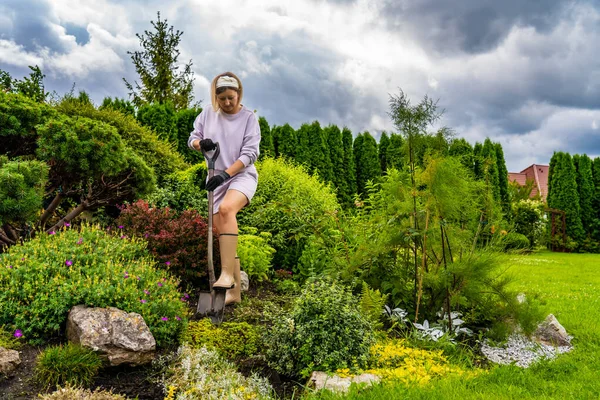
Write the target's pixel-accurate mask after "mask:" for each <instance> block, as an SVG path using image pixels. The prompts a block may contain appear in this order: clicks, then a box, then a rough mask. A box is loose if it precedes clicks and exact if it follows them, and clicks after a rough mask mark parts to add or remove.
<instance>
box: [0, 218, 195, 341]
mask: <svg viewBox="0 0 600 400" xmlns="http://www.w3.org/2000/svg"><path fill="white" fill-rule="evenodd" d="M177 284H178V282H177V281H176V280H174V279H173V278H171V277H170V276H169V275H168V274H167V273H166V272H165V271H163V270H161V269H157V268H155V261H154V260H153V259H152V258H151V257H149V256H148V254H147V252H146V250H145V244H144V243H143V242H142V241H141V240H139V239H133V240H128V239H126V238H125V237H124V236H122V237H121V238H119V237H118V236H112V235H109V234H107V233H105V232H104V231H102V230H100V229H99V228H98V227H95V226H82V227H81V230H80V231H77V230H74V229H66V230H62V231H60V232H58V233H56V234H51V235H45V234H41V235H39V236H38V237H36V238H35V239H33V240H31V241H29V242H26V243H25V244H23V245H17V246H13V247H11V248H10V249H9V251H8V252H7V253H5V254H1V255H0V324H6V325H9V326H12V327H13V328H15V329H20V330H21V331H22V332H23V335H24V338H25V339H26V340H28V341H29V342H31V343H42V342H44V341H45V339H47V338H48V337H49V336H52V335H58V334H59V333H60V332H61V331H62V330H63V328H64V324H65V323H66V320H67V315H68V312H69V310H70V309H71V308H72V307H73V306H75V305H78V304H84V305H87V306H90V307H108V306H112V307H116V308H119V309H121V310H123V311H126V312H136V313H139V314H140V315H141V316H142V317H143V318H144V321H145V322H146V324H147V325H148V327H149V328H150V331H151V332H152V334H153V335H154V338H155V339H156V342H157V344H158V345H159V346H160V345H164V344H167V343H170V342H172V341H173V340H174V339H176V338H177V337H178V334H179V331H180V329H181V328H182V326H183V324H184V321H180V320H179V319H184V318H185V316H186V314H187V307H186V304H184V302H183V301H181V294H179V293H178V292H177Z"/></svg>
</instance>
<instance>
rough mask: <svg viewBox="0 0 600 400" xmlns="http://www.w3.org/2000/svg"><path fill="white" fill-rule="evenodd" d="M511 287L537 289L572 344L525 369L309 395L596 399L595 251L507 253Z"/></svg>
mask: <svg viewBox="0 0 600 400" xmlns="http://www.w3.org/2000/svg"><path fill="white" fill-rule="evenodd" d="M507 262H508V263H510V265H512V268H511V273H513V274H514V276H515V278H516V279H515V288H516V289H518V290H519V291H523V292H525V293H538V294H539V295H540V298H541V301H542V304H543V307H544V309H545V310H546V314H548V313H553V314H554V315H555V316H556V317H557V319H558V320H559V322H560V323H561V324H562V325H563V326H564V327H565V328H566V330H567V332H568V333H569V334H571V335H573V336H574V339H573V344H574V345H575V349H574V350H573V351H572V352H571V353H569V354H565V355H562V356H559V358H558V359H556V360H554V361H546V362H542V363H539V364H537V365H535V366H533V367H531V368H529V369H521V368H518V367H514V366H502V367H496V368H494V369H493V370H491V371H490V372H489V373H487V374H484V375H483V376H480V377H478V378H475V379H472V380H464V379H462V380H461V379H442V380H439V381H436V382H433V383H431V384H429V385H427V386H425V387H405V386H401V385H398V386H384V385H379V386H376V387H374V388H370V389H364V390H360V391H355V392H354V393H351V394H349V395H348V396H339V395H338V396H336V395H332V394H330V393H326V392H323V393H320V394H317V395H314V396H309V397H308V398H310V399H323V400H324V399H341V398H344V399H382V400H388V399H600V255H594V254H560V253H550V252H540V253H535V254H531V255H527V256H511V257H508V258H507Z"/></svg>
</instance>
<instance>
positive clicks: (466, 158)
mask: <svg viewBox="0 0 600 400" xmlns="http://www.w3.org/2000/svg"><path fill="white" fill-rule="evenodd" d="M448 154H450V155H451V156H452V157H457V158H459V159H460V160H461V162H462V164H463V165H464V166H465V167H466V168H467V169H468V170H471V171H472V170H473V165H474V162H475V160H474V157H475V156H474V153H473V146H471V144H470V143H469V142H467V141H466V139H464V138H458V139H454V140H452V142H451V143H450V148H449V149H448Z"/></svg>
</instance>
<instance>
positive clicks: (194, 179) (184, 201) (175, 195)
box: [146, 164, 208, 217]
mask: <svg viewBox="0 0 600 400" xmlns="http://www.w3.org/2000/svg"><path fill="white" fill-rule="evenodd" d="M206 174H207V170H206V166H205V165H204V164H196V165H194V166H192V167H190V168H188V169H186V170H185V171H178V172H175V173H173V174H171V175H169V176H167V177H166V178H165V179H164V183H163V184H162V185H161V187H159V188H157V189H156V190H155V191H154V192H153V193H152V194H150V195H149V196H147V197H146V200H147V201H148V203H149V204H151V205H152V206H154V207H161V208H164V207H169V208H172V209H174V210H177V211H185V210H189V209H193V210H197V211H198V212H199V213H200V214H201V215H202V216H204V217H207V216H208V199H207V197H206V191H205V190H204V182H205V180H206Z"/></svg>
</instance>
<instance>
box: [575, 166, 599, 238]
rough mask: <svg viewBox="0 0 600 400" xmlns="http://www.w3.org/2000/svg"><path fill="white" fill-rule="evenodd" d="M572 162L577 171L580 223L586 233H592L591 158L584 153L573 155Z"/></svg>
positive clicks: (592, 179) (592, 190)
mask: <svg viewBox="0 0 600 400" xmlns="http://www.w3.org/2000/svg"><path fill="white" fill-rule="evenodd" d="M573 164H574V165H575V170H576V171H577V178H576V181H577V191H578V194H579V209H580V215H581V223H582V224H583V229H584V230H585V233H586V234H591V233H592V227H593V221H594V208H593V201H594V177H593V174H592V160H591V159H590V158H589V157H588V156H587V155H586V154H583V155H578V154H576V155H574V156H573Z"/></svg>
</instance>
